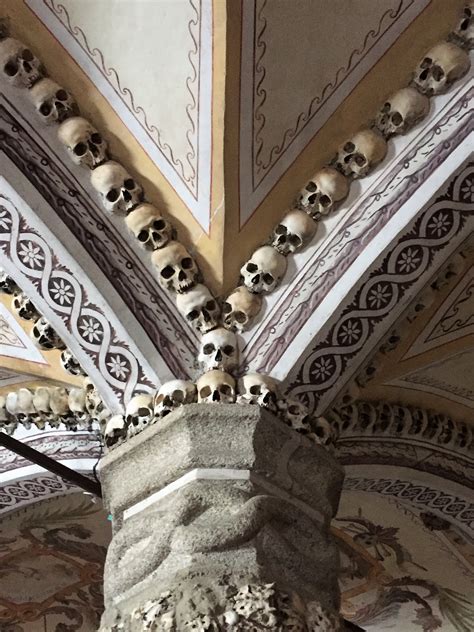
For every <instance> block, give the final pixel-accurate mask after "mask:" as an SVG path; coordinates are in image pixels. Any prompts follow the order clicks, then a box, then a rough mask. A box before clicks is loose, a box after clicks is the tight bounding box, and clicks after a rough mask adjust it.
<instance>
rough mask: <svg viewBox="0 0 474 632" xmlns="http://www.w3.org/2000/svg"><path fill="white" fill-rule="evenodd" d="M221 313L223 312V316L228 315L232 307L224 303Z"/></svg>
mask: <svg viewBox="0 0 474 632" xmlns="http://www.w3.org/2000/svg"><path fill="white" fill-rule="evenodd" d="M222 311H223V312H224V314H230V313H231V311H232V305H231V304H230V303H227V302H225V303H224V304H223V305H222Z"/></svg>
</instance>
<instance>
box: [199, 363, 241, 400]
mask: <svg viewBox="0 0 474 632" xmlns="http://www.w3.org/2000/svg"><path fill="white" fill-rule="evenodd" d="M196 386H197V393H198V402H199V403H200V404H233V403H234V402H235V380H234V378H233V377H232V376H231V375H229V374H228V373H225V372H224V371H219V370H214V371H209V372H208V373H204V375H202V376H201V377H200V378H199V379H198V381H197V384H196Z"/></svg>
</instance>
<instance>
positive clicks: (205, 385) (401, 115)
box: [0, 1, 474, 435]
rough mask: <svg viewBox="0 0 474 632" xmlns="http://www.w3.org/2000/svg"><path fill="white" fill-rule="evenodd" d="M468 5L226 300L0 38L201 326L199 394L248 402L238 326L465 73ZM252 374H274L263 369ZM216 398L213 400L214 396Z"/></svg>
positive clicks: (8, 68)
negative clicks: (291, 258) (394, 140)
mask: <svg viewBox="0 0 474 632" xmlns="http://www.w3.org/2000/svg"><path fill="white" fill-rule="evenodd" d="M473 6H474V3H473V2H472V1H471V2H470V3H469V4H468V6H467V7H466V8H465V11H464V13H463V16H462V19H461V20H460V22H459V24H458V25H457V27H456V28H455V30H454V31H453V33H452V34H451V36H450V37H449V41H446V42H441V43H439V44H437V45H436V46H434V47H433V48H432V49H431V50H430V51H428V52H427V54H426V55H425V56H424V57H423V59H421V60H420V62H419V64H418V66H417V68H416V70H415V72H414V75H413V80H412V83H411V85H410V86H409V87H406V88H402V89H401V90H399V91H397V92H396V93H395V94H393V95H392V96H391V97H389V98H388V99H387V101H386V102H385V103H384V104H383V106H382V107H381V108H380V110H379V112H378V113H377V114H376V116H375V118H374V120H373V121H372V123H371V125H370V126H368V127H366V128H364V129H362V130H360V131H358V132H357V133H356V134H354V135H353V136H352V137H351V138H349V139H347V140H346V141H345V142H344V143H343V144H342V145H341V146H340V147H339V149H338V152H337V155H336V156H335V157H334V159H333V160H332V162H331V163H330V164H329V165H327V166H325V167H323V168H321V169H320V170H319V171H317V172H316V173H315V174H314V176H313V177H312V178H311V179H310V180H309V182H308V183H307V184H306V185H305V187H304V188H303V189H302V190H301V191H300V192H299V194H298V196H297V198H296V199H295V203H294V205H293V208H291V209H290V210H289V211H288V212H287V213H286V214H285V216H284V217H283V219H282V220H281V221H280V223H279V224H278V225H277V226H276V227H275V229H274V231H273V233H272V235H271V236H270V238H269V240H268V242H267V243H265V244H264V245H262V246H261V247H259V248H258V249H257V250H256V251H255V252H254V253H253V255H252V257H251V258H250V260H249V261H247V262H246V263H245V264H244V265H243V266H242V268H241V271H240V273H241V283H240V285H239V286H238V287H237V288H236V289H235V290H234V291H233V292H231V294H230V295H229V296H228V297H227V298H226V299H225V301H223V302H222V303H220V302H219V301H218V300H216V299H215V298H214V297H213V296H212V294H211V292H210V291H209V289H208V288H207V287H206V286H205V285H204V284H203V283H202V278H201V275H200V273H199V270H198V267H197V265H196V262H195V260H194V259H193V257H192V256H191V255H190V254H189V252H188V251H187V250H186V248H185V247H184V246H183V245H182V244H181V243H180V242H178V241H177V240H176V231H175V230H174V228H173V226H172V225H171V224H170V222H169V221H168V219H166V218H165V217H164V216H163V214H162V213H161V212H160V211H159V210H158V209H157V208H156V207H155V206H154V205H152V204H150V203H148V202H147V201H145V198H144V191H143V188H142V186H141V185H140V184H139V183H138V182H137V181H136V180H135V178H134V177H133V176H132V175H131V174H130V173H129V172H128V171H127V169H125V168H124V167H123V166H122V165H121V164H119V163H118V162H116V161H114V160H111V159H110V156H109V153H108V147H107V142H106V141H105V139H104V138H103V136H102V134H100V132H99V131H98V130H97V129H96V128H95V127H94V126H93V125H92V124H91V123H90V122H89V121H87V120H86V119H84V118H82V117H81V116H79V109H78V107H77V104H76V103H75V101H74V99H73V97H72V95H70V94H69V92H68V91H66V90H65V89H64V88H61V87H60V86H58V85H57V84H56V83H55V82H54V81H52V80H51V79H50V78H48V77H46V76H45V70H44V68H43V66H42V64H41V63H40V62H39V60H38V59H37V58H36V56H35V55H34V54H33V53H32V52H31V51H30V50H29V49H28V48H27V47H25V46H24V45H23V44H21V43H20V42H18V41H17V40H14V39H13V38H9V37H7V38H5V39H3V40H2V41H0V70H1V69H2V68H3V74H4V77H5V79H6V80H7V81H9V82H10V83H11V84H13V85H14V86H17V87H22V88H27V89H28V93H29V95H30V97H31V100H32V102H33V105H34V106H35V108H36V110H37V112H38V114H39V116H40V118H41V119H42V120H43V121H44V122H45V123H46V124H53V123H57V124H59V127H58V138H59V141H60V142H61V143H62V144H63V145H64V146H65V148H66V151H67V154H68V155H69V156H70V158H71V159H72V161H73V162H74V163H75V164H77V165H80V166H81V167H83V168H85V169H88V170H89V171H90V177H91V185H92V187H93V188H94V189H95V191H97V193H98V195H99V198H100V200H101V203H102V205H103V207H104V209H105V211H106V212H108V213H122V214H124V215H125V222H126V224H127V226H128V228H129V230H130V231H131V232H132V233H133V235H134V236H135V237H136V239H137V240H138V242H139V243H140V244H141V246H142V247H144V248H146V249H148V250H149V251H150V252H151V261H152V264H153V266H154V268H155V269H156V274H157V279H158V282H159V283H160V285H161V286H162V287H163V288H165V289H166V290H169V291H171V292H173V293H174V294H175V296H176V303H177V307H178V310H179V311H180V313H181V314H182V315H183V316H184V317H185V319H186V321H187V322H188V323H189V324H190V326H191V327H193V328H194V329H196V330H197V331H199V332H200V333H201V334H202V341H201V346H200V352H199V357H198V360H199V362H200V365H201V367H202V368H203V369H204V370H205V373H204V375H202V376H201V377H200V378H199V379H198V380H197V384H196V386H197V391H196V398H197V401H200V402H204V401H229V398H230V401H234V400H237V401H239V402H243V401H246V400H245V392H241V389H240V386H237V388H236V385H235V380H234V378H233V377H232V375H231V373H232V372H234V371H235V370H236V369H237V368H238V364H239V350H238V343H237V339H236V336H235V332H237V333H240V332H243V331H246V330H247V329H249V328H250V326H251V325H252V323H253V322H254V321H255V318H256V317H257V315H258V314H259V313H260V311H261V308H262V305H263V301H262V296H263V295H265V294H267V293H270V292H272V291H274V290H275V289H276V288H277V286H278V284H279V283H280V281H281V279H282V277H283V276H284V274H285V272H286V269H287V257H288V255H290V254H293V253H295V252H297V251H299V250H301V249H303V248H304V247H305V246H307V245H308V244H309V243H310V242H311V241H312V240H313V237H314V236H315V234H316V232H317V229H318V225H319V222H320V220H321V219H322V218H324V217H325V216H327V215H328V214H329V213H331V212H332V211H334V210H335V209H336V208H337V207H338V205H340V204H341V202H342V201H343V200H344V199H345V198H346V197H347V195H348V193H349V188H350V183H351V181H352V180H354V179H357V178H362V177H365V176H367V175H368V174H369V173H370V172H371V171H372V169H373V168H375V167H376V166H377V165H378V164H379V163H380V162H381V161H382V160H383V159H384V157H385V155H386V153H387V140H388V139H389V138H390V137H392V136H394V135H398V134H404V133H406V132H407V131H409V130H410V129H411V128H412V127H413V126H414V125H415V124H416V123H417V122H418V121H420V120H421V119H422V118H423V117H425V116H426V115H427V113H428V111H429V97H431V96H433V95H436V94H441V93H443V92H445V91H447V90H448V89H449V88H450V86H451V85H452V83H453V82H454V81H456V80H457V79H458V78H460V77H461V76H463V75H464V74H465V73H466V72H467V70H468V69H469V66H470V61H469V56H468V53H467V52H466V49H470V48H472V46H473V45H474V41H473V40H474V38H473V29H474V26H473V17H472V10H473ZM43 320H44V319H39V320H38V321H37V322H36V323H35V326H34V327H33V329H35V327H36V332H37V333H36V338H38V339H39V338H41V341H42V342H43V343H48V338H50V337H51V334H52V331H51V330H52V328H48V327H47V325H48V324H47V323H46V322H43ZM49 327H50V326H49ZM32 335H33V336H35V334H32ZM61 342H62V341H61ZM56 344H58V345H59V344H61V343H60V342H59V341H57V343H56ZM43 348H44V347H43ZM55 348H61V347H60V346H59V347H55ZM258 377H259V379H261V380H267V381H272V378H270V377H267V376H258ZM244 379H245V377H244V378H241V380H244ZM241 380H239V385H240V384H241V383H242V382H241ZM273 382H274V380H273ZM165 386H166V385H165ZM160 390H161V389H160ZM201 391H203V393H204V394H203V395H201ZM206 393H208V395H206ZM143 397H145V398H149V397H150V396H149V395H137V396H136V397H135V398H132V400H131V401H130V403H129V405H128V407H127V410H126V415H125V417H120V416H116V417H114V418H112V419H111V420H110V422H109V423H110V424H112V426H113V425H114V424H117V423H118V424H119V426H120V423H122V422H120V419H123V425H122V426H120V427H121V428H122V430H118V434H121V433H122V434H123V432H124V430H123V429H124V428H126V429H127V431H126V432H125V434H126V435H127V434H130V433H133V428H135V426H136V424H134V423H132V422H131V421H130V419H131V417H130V415H132V413H129V411H130V410H132V408H133V405H135V402H136V401H138V400H137V398H143ZM209 397H210V398H211V399H210V400H208V398H209ZM213 397H214V398H219V399H216V400H212V398H213ZM278 401H282V400H281V398H278ZM249 403H254V402H249ZM132 404H133V405H132ZM130 406H132V408H130ZM143 408H146V406H144V407H143ZM148 408H149V409H150V410H151V407H150V406H148ZM280 408H281V405H280ZM153 411H154V408H153ZM154 414H155V413H154V412H153V415H154ZM159 416H160V415H158V417H159ZM138 425H140V424H138ZM112 426H111V427H112ZM112 434H113V433H112Z"/></svg>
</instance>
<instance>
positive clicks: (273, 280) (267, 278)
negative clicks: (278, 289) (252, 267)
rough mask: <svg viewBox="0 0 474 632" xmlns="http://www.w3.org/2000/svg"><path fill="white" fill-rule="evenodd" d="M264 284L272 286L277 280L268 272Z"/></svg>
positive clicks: (264, 276) (264, 277)
mask: <svg viewBox="0 0 474 632" xmlns="http://www.w3.org/2000/svg"><path fill="white" fill-rule="evenodd" d="M263 282H264V283H266V284H267V285H272V283H274V282H275V279H274V278H273V277H272V275H271V274H270V273H269V272H267V273H266V274H264V275H263Z"/></svg>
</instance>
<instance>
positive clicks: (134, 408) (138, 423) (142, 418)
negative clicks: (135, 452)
mask: <svg viewBox="0 0 474 632" xmlns="http://www.w3.org/2000/svg"><path fill="white" fill-rule="evenodd" d="M125 419H126V421H127V425H128V430H127V432H128V434H129V435H131V436H133V435H136V434H137V433H139V432H141V431H142V430H144V429H145V428H146V427H147V426H148V424H151V423H152V422H153V420H154V412H153V395H150V394H148V393H141V394H140V395H135V397H132V399H131V400H130V401H129V402H128V404H127V407H126V409H125Z"/></svg>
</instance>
